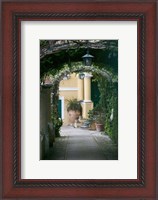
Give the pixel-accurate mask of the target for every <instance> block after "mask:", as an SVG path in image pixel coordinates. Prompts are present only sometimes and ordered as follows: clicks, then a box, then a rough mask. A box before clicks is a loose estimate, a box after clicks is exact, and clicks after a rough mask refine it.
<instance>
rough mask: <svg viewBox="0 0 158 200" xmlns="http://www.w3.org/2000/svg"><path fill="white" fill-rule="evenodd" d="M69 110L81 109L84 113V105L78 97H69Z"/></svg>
mask: <svg viewBox="0 0 158 200" xmlns="http://www.w3.org/2000/svg"><path fill="white" fill-rule="evenodd" d="M66 102H67V111H68V112H69V111H70V110H74V111H79V112H80V113H82V106H81V104H80V102H79V101H77V99H67V100H66Z"/></svg>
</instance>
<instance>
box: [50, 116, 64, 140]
mask: <svg viewBox="0 0 158 200" xmlns="http://www.w3.org/2000/svg"><path fill="white" fill-rule="evenodd" d="M51 120H52V123H53V127H54V129H55V136H56V137H60V127H61V126H62V125H63V121H62V119H60V118H58V117H57V116H54V114H53V113H52V115H51Z"/></svg>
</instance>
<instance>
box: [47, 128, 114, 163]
mask: <svg viewBox="0 0 158 200" xmlns="http://www.w3.org/2000/svg"><path fill="white" fill-rule="evenodd" d="M117 159H118V149H117V146H116V145H114V144H113V143H112V141H111V140H110V138H109V136H107V135H104V134H101V133H100V132H97V131H91V130H87V129H81V128H73V127H71V126H62V127H61V137H59V138H56V140H55V143H54V146H53V147H52V148H51V149H50V152H49V154H48V156H47V158H46V159H45V160H117Z"/></svg>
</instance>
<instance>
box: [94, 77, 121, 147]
mask: <svg viewBox="0 0 158 200" xmlns="http://www.w3.org/2000/svg"><path fill="white" fill-rule="evenodd" d="M113 78H114V77H113ZM113 80H114V79H113ZM96 81H97V82H98V88H99V91H100V99H99V103H98V105H97V106H96V107H95V108H94V110H93V114H94V116H95V114H96V111H97V110H98V113H100V114H99V115H97V118H96V121H100V122H102V123H103V124H104V127H105V132H106V133H107V134H108V135H109V136H110V138H111V139H112V141H113V143H115V144H117V143H118V83H117V76H115V82H109V81H107V79H105V78H104V77H101V76H96ZM112 110H113V113H112ZM112 115H113V116H112ZM110 118H111V119H110ZM103 121H104V122H103Z"/></svg>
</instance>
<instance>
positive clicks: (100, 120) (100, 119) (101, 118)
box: [95, 113, 105, 132]
mask: <svg viewBox="0 0 158 200" xmlns="http://www.w3.org/2000/svg"><path fill="white" fill-rule="evenodd" d="M104 123H105V115H104V113H99V114H98V115H97V116H96V122H95V125H96V130H97V131H99V132H100V131H104Z"/></svg>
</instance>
